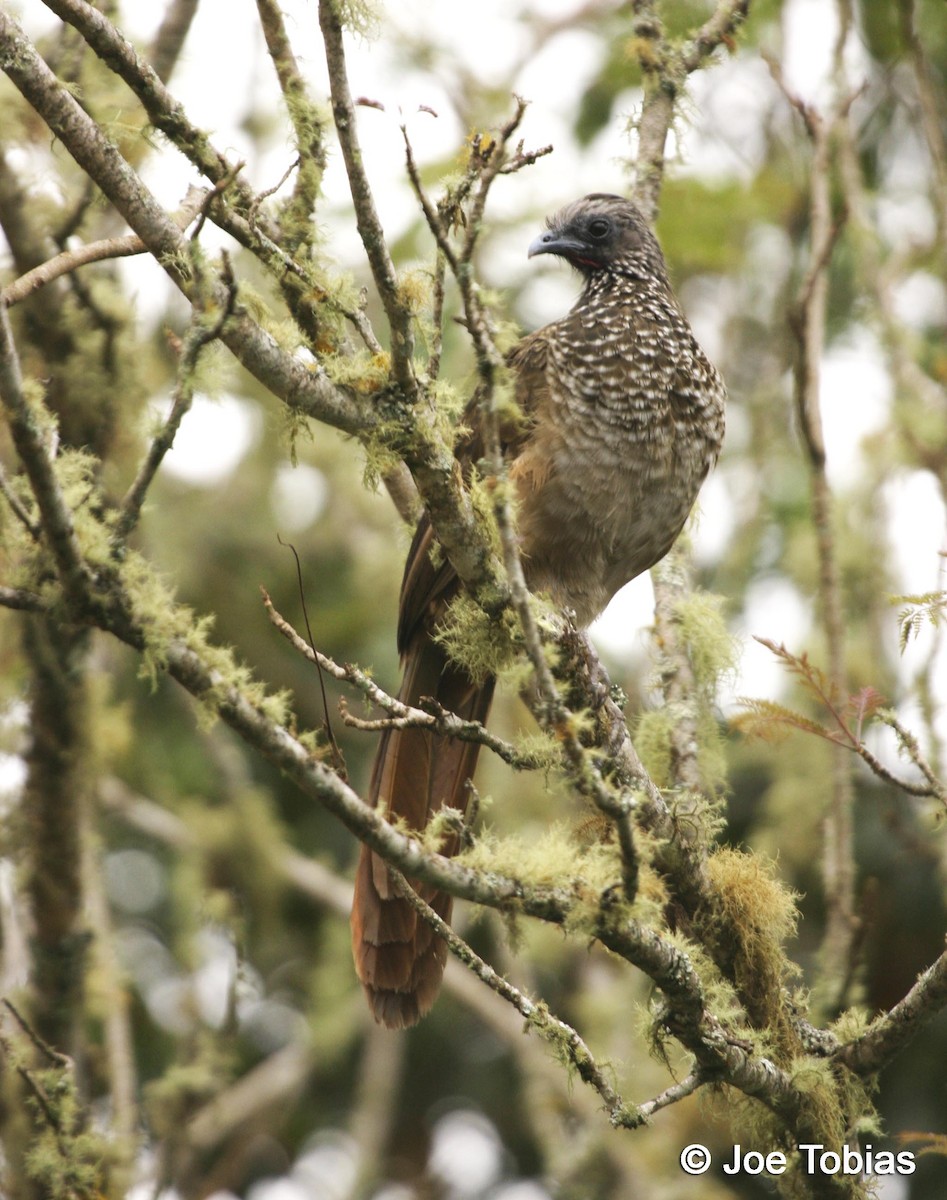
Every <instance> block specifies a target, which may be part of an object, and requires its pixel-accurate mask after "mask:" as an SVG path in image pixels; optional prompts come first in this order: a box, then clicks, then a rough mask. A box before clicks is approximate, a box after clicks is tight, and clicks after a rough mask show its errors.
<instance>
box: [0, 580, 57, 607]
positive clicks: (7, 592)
mask: <svg viewBox="0 0 947 1200" xmlns="http://www.w3.org/2000/svg"><path fill="white" fill-rule="evenodd" d="M0 607H2V608H12V609H17V610H19V611H20V612H35V613H41V612H46V611H47V610H48V608H49V605H48V604H47V603H46V601H45V600H43V598H42V597H41V596H40V595H38V594H37V593H36V592H31V591H28V590H27V589H26V588H12V587H5V586H3V585H0Z"/></svg>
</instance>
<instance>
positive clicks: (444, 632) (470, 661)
mask: <svg viewBox="0 0 947 1200" xmlns="http://www.w3.org/2000/svg"><path fill="white" fill-rule="evenodd" d="M436 639H437V641H438V642H439V644H440V645H441V646H443V647H444V649H445V650H446V651H447V653H448V655H449V656H450V658H451V659H452V660H453V661H454V662H456V663H459V664H460V665H461V666H462V667H464V669H465V670H466V671H467V672H468V673H469V674H470V677H471V679H473V680H474V681H475V682H477V683H482V682H483V681H484V680H485V679H487V678H489V677H490V676H491V675H496V674H497V673H498V672H499V671H501V670H502V669H503V668H504V667H505V666H506V665H507V664H508V663H509V662H510V660H511V659H512V658H513V656H514V654H515V653H516V644H517V643H516V637H515V631H514V627H513V617H512V615H511V614H504V616H503V618H502V619H500V620H497V619H496V618H494V617H489V616H487V614H486V613H485V612H484V611H483V610H482V609H481V608H480V607H479V606H478V605H477V604H476V603H475V602H474V601H473V600H472V599H471V598H470V597H469V596H468V595H466V594H465V593H460V594H459V595H458V596H456V597H455V598H454V600H453V601H452V602H451V605H450V608H449V609H448V612H447V615H446V616H445V618H444V620H443V621H442V622H441V623H440V625H439V626H438V629H437V634H436Z"/></svg>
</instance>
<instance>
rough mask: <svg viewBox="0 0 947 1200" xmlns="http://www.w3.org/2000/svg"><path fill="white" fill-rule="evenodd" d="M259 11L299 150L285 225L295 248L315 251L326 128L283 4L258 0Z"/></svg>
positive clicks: (271, 0) (283, 223) (269, 0)
mask: <svg viewBox="0 0 947 1200" xmlns="http://www.w3.org/2000/svg"><path fill="white" fill-rule="evenodd" d="M257 11H258V13H259V14H260V24H261V26H262V27H263V34H264V37H265V38H266V48H267V50H269V53H270V58H271V59H272V60H273V66H274V68H275V69H276V77H277V79H278V80H279V85H280V89H281V91H282V93H283V98H284V100H285V101H286V111H287V113H288V114H289V119H290V122H291V123H292V126H293V133H294V135H295V138H296V149H297V150H298V152H299V172H298V174H297V176H296V185H295V187H294V189H293V195H292V199H291V200H290V202H289V204H288V205H287V208H286V211H285V213H284V217H283V220H282V222H281V224H282V226H283V227H284V229H286V230H290V231H291V236H292V241H293V244H294V249H295V248H297V247H298V246H299V245H302V246H304V247H305V248H306V250H311V248H312V245H313V240H314V237H315V233H316V225H315V222H314V221H313V220H312V212H313V209H314V208H315V205H316V199H317V198H318V195H319V188H320V185H321V182H322V173H323V171H324V170H325V165H326V150H325V143H324V135H325V130H324V129H323V123H322V121H321V120H320V119H319V116H318V111H317V109H316V107H315V105H314V104H313V103H312V101H311V99H310V97H309V94H308V90H307V88H306V83H305V80H304V79H303V77H302V74H301V72H300V70H299V65H298V64H297V62H296V56H295V55H294V54H293V48H292V45H291V43H290V41H289V38H288V36H287V34H286V25H285V23H284V21H283V13H282V11H281V9H280V7H279V4H278V3H276V0H257Z"/></svg>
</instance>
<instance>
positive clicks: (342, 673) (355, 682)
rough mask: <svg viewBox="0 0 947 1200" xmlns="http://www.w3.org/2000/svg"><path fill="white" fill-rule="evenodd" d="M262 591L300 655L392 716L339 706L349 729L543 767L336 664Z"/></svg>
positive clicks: (472, 725)
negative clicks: (369, 715) (366, 715)
mask: <svg viewBox="0 0 947 1200" xmlns="http://www.w3.org/2000/svg"><path fill="white" fill-rule="evenodd" d="M260 590H261V592H262V595H263V604H264V606H265V608H266V611H267V615H268V616H269V618H270V620H271V621H272V623H273V625H274V626H275V627H276V628H277V629H278V630H279V632H280V633H281V634H282V635H283V637H285V638H286V640H287V641H288V642H289V643H290V645H292V646H293V648H294V649H295V650H296V651H297V652H298V653H300V654H302V655H304V656H305V657H306V658H308V659H309V661H310V662H311V663H313V664H315V665H318V666H319V667H321V668H322V669H323V670H324V671H327V672H328V673H329V674H330V675H332V676H333V677H334V678H335V679H338V680H340V681H342V682H344V683H349V684H351V685H352V687H354V688H356V689H357V690H358V691H360V692H361V693H362V695H363V696H365V697H366V699H368V700H370V701H371V702H372V704H377V705H378V707H379V708H383V709H384V710H385V712H387V713H389V714H390V715H389V717H388V718H385V719H382V720H378V721H364V720H362V719H361V718H359V717H355V716H353V714H352V713H351V712H349V711H348V707H347V706H346V705H345V704H344V703H342V702H340V705H339V707H340V710H341V713H342V719H343V721H344V722H345V724H346V725H351V726H352V727H353V728H355V729H363V730H367V731H369V732H375V731H377V730H383V729H409V728H417V729H431V730H433V731H434V732H435V733H439V734H442V735H443V736H444V737H456V738H459V739H460V740H461V741H466V742H477V743H478V744H479V745H481V746H485V747H486V748H487V749H488V750H491V751H492V752H493V753H494V754H496V756H497V757H498V758H500V759H502V761H503V762H505V763H507V764H508V765H509V766H511V767H514V768H516V769H518V770H527V771H528V770H535V769H536V768H537V767H539V766H541V765H542V763H543V761H544V759H542V758H540V757H537V756H535V755H530V754H522V753H521V752H520V751H518V750H517V749H516V747H515V746H512V745H511V744H510V743H509V742H505V741H504V740H503V739H502V738H499V737H497V736H496V735H495V734H493V733H491V732H490V730H489V729H487V728H486V726H485V725H481V724H480V722H479V721H465V720H464V719H463V718H461V717H458V716H457V714H456V713H452V712H449V711H448V710H447V709H445V708H444V707H442V706H441V705H440V704H437V703H436V702H435V701H434V700H433V699H431V700H430V701H424V700H422V704H424V707H423V708H414V707H412V706H411V705H409V704H405V703H404V702H403V701H402V700H399V699H398V698H397V697H396V696H391V695H389V694H388V693H387V692H386V691H384V690H383V689H382V688H380V687H379V686H378V684H377V683H376V682H375V681H374V680H373V679H372V677H371V676H370V675H366V673H365V672H364V671H362V670H360V669H359V668H358V667H356V666H354V665H353V664H351V663H345V664H342V663H337V662H336V661H335V660H334V659H332V658H330V657H329V656H328V655H327V654H324V653H323V652H322V651H321V650H317V649H316V647H315V646H313V645H311V644H310V643H309V642H307V641H306V639H305V638H303V637H301V636H300V634H298V633H297V632H296V630H295V629H294V628H293V627H292V625H291V624H290V623H289V622H288V621H287V620H286V618H285V617H283V616H281V615H280V613H279V612H278V611H277V610H276V608H275V606H274V605H273V602H272V600H271V599H270V597H269V595H268V593H267V592H266V590H265V589H264V588H261V589H260Z"/></svg>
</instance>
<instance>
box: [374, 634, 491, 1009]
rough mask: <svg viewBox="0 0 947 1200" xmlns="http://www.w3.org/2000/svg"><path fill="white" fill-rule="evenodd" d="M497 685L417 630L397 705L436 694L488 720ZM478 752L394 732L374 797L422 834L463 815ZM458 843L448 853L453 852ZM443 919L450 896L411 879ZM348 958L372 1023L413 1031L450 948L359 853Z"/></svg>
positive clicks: (377, 770) (382, 749) (383, 871)
mask: <svg viewBox="0 0 947 1200" xmlns="http://www.w3.org/2000/svg"><path fill="white" fill-rule="evenodd" d="M493 686H494V680H493V679H492V678H491V679H488V680H486V681H485V682H483V683H482V684H475V683H473V682H472V681H471V679H470V677H469V676H468V675H467V674H466V672H464V671H463V670H461V669H460V668H458V667H457V666H455V665H454V664H453V663H451V662H450V661H449V660H448V658H447V656H446V654H445V653H444V651H443V650H442V649H441V647H440V646H438V645H437V643H436V642H434V641H433V640H432V639H431V637H430V636H429V635H428V634H427V632H426V631H423V630H419V631H418V633H417V635H416V636H415V638H414V639H413V640H412V642H411V644H410V646H409V647H408V650H407V652H406V653H405V655H404V679H403V681H402V684H401V691H400V693H399V697H400V699H401V700H403V701H404V702H405V703H406V704H412V705H417V703H418V701H419V700H420V699H421V697H422V696H430V697H433V698H434V699H435V700H437V701H438V703H439V704H441V705H443V706H444V708H446V709H448V710H449V711H451V712H455V713H457V714H458V716H461V717H463V718H465V719H467V720H473V721H483V720H485V719H486V716H487V713H488V711H489V708H490V701H491V700H492V698H493ZM478 751H479V746H478V745H477V744H476V743H475V742H462V741H458V740H457V739H456V738H445V737H440V736H438V735H436V734H432V733H431V732H429V731H427V730H422V729H389V730H387V731H386V732H385V733H384V734H383V736H382V740H381V743H380V745H379V747H378V753H377V755H376V757H375V765H374V768H373V771H372V780H371V798H372V799H373V800H374V801H375V803H376V804H377V805H381V806H382V807H383V809H384V810H385V811H387V813H388V815H389V816H392V817H400V818H402V819H403V820H404V821H406V822H407V824H408V825H409V826H410V827H411V828H412V829H416V830H419V831H420V830H422V829H424V827H425V826H426V825H427V824H428V822H429V821H430V820H431V818H432V816H433V815H434V814H435V813H436V812H437V811H438V810H439V809H441V808H444V807H445V806H449V807H451V808H457V809H459V810H460V811H461V812H465V811H466V808H467V796H468V789H467V781H468V780H469V779H470V778H471V777H472V775H473V772H474V768H475V767H476V765H477V754H478ZM456 851H457V844H456V839H455V838H451V839H449V840H448V841H447V842H446V843H445V845H444V846H443V847H442V853H444V854H454V853H456ZM411 882H412V886H413V887H414V888H415V890H416V891H417V892H418V894H419V895H421V896H422V897H423V898H424V899H425V900H426V901H427V902H428V904H430V905H431V907H432V908H433V909H434V911H435V912H436V913H438V915H439V916H441V917H442V918H443V919H444V920H445V921H450V915H451V907H452V897H451V896H449V895H447V894H446V893H445V892H439V891H437V890H436V889H434V888H433V887H431V886H429V885H427V884H424V883H420V882H418V881H416V880H412V881H411ZM352 950H353V953H354V956H355V969H356V971H357V972H358V977H359V979H360V980H361V981H362V986H363V987H364V989H365V994H366V995H367V997H368V1002H369V1005H370V1006H371V1009H372V1012H373V1013H374V1016H375V1020H376V1021H378V1022H380V1023H381V1024H384V1025H387V1026H388V1027H389V1029H402V1028H404V1027H405V1026H408V1025H414V1024H415V1023H416V1022H417V1021H419V1020H420V1019H421V1017H423V1016H424V1015H425V1014H426V1013H427V1012H428V1011H429V1010H430V1008H431V1006H432V1005H433V1003H434V1000H435V998H436V996H437V993H438V991H439V990H440V986H441V978H442V976H443V974H444V963H445V962H446V960H447V946H446V944H445V943H444V941H443V940H442V939H441V938H439V937H437V935H436V934H435V933H434V931H433V930H432V929H431V927H430V926H429V925H427V924H425V922H424V921H423V920H421V918H420V917H419V916H418V915H417V913H416V912H415V910H414V909H413V908H412V907H411V905H410V904H409V903H408V902H407V901H406V900H404V899H403V898H402V897H400V896H398V895H397V893H396V892H395V890H394V886H393V884H392V882H391V878H390V876H389V874H388V869H387V867H386V866H385V863H384V860H383V859H381V858H379V857H378V855H377V854H374V853H372V851H371V850H369V849H368V847H367V846H364V845H363V846H362V851H361V857H360V858H359V863H358V870H357V872H356V875H355V900H354V903H353V906H352Z"/></svg>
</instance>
